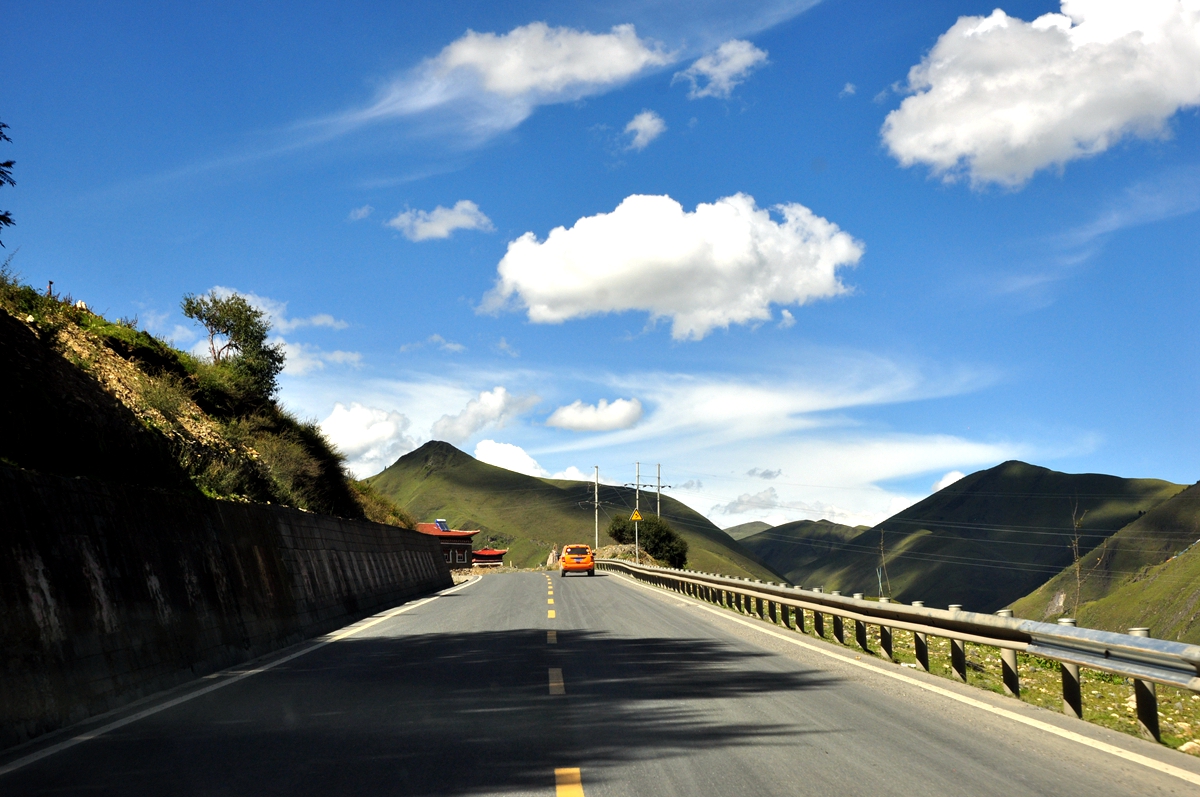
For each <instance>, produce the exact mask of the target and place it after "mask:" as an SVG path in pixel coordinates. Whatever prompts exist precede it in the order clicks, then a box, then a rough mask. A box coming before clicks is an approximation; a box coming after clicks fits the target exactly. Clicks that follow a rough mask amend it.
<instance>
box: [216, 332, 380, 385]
mask: <svg viewBox="0 0 1200 797" xmlns="http://www.w3.org/2000/svg"><path fill="white" fill-rule="evenodd" d="M278 343H279V344H280V345H281V346H283V353H284V356H285V358H286V359H285V360H284V365H283V372H284V373H285V374H290V375H292V376H305V375H306V374H310V373H312V372H313V371H323V370H325V366H326V365H348V366H351V367H353V368H357V367H359V366H360V365H362V354H360V353H358V352H356V351H341V350H340V349H339V350H336V351H324V350H323V349H321V348H320V347H319V346H313V345H311V344H308V343H293V342H290V341H287V340H284V339H282V338H279V339H278ZM205 345H206V346H207V343H205Z"/></svg>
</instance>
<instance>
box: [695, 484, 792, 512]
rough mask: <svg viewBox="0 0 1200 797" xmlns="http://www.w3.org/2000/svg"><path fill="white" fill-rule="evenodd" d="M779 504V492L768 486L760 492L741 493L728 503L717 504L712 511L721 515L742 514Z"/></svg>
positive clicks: (771, 507)
mask: <svg viewBox="0 0 1200 797" xmlns="http://www.w3.org/2000/svg"><path fill="white" fill-rule="evenodd" d="M778 506H779V493H777V492H775V488H774V487H768V488H767V489H765V490H763V491H762V492H760V493H754V494H753V495H752V494H750V493H742V494H741V495H739V496H738V497H737V498H736V499H734V500H733V501H730V502H729V503H728V504H718V505H717V506H714V507H713V508H712V511H713V512H714V513H717V514H721V515H742V514H746V513H748V512H761V511H763V510H765V509H775V508H776V507H778Z"/></svg>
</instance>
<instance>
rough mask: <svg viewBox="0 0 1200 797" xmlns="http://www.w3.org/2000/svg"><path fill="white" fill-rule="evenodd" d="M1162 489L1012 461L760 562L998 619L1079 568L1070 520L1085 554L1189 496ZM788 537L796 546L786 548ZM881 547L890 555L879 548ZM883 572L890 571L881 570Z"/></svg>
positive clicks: (796, 537)
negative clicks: (879, 518)
mask: <svg viewBox="0 0 1200 797" xmlns="http://www.w3.org/2000/svg"><path fill="white" fill-rule="evenodd" d="M1183 489H1184V488H1183V487H1182V486H1181V485H1177V484H1172V483H1170V482H1166V481H1161V480H1159V479H1122V478H1119V477H1116V476H1106V475H1102V474H1090V473H1088V474H1068V473H1059V472H1056V471H1052V470H1048V469H1046V468H1040V467H1037V466H1035V465H1028V464H1025V463H1023V462H1005V463H1003V464H1001V465H997V466H996V467H994V468H989V469H988V470H983V471H979V472H977V473H972V474H971V475H969V476H966V477H964V478H963V479H961V480H959V481H957V482H955V483H954V484H952V485H950V486H949V487H946V488H945V489H943V490H940V491H939V492H937V493H934V494H933V495H931V496H930V497H928V498H926V499H925V500H923V501H921V502H919V503H917V504H915V505H913V506H911V507H909V508H908V509H906V510H904V511H903V512H900V513H898V514H896V515H894V516H893V517H890V518H888V519H887V520H885V521H883V522H882V523H880V524H879V525H877V526H875V527H873V528H870V529H864V528H861V527H860V528H858V529H850V528H848V527H845V526H841V527H838V526H836V524H827V525H826V526H824V527H818V526H816V525H809V526H804V527H797V526H796V524H788V525H791V526H794V527H796V528H794V529H793V534H791V535H788V534H787V533H786V530H785V531H782V532H781V529H782V528H783V527H776V528H774V529H771V530H768V531H766V532H763V533H762V534H761V535H756V536H759V537H761V539H760V540H759V541H758V542H757V543H756V542H755V537H748V538H746V539H745V540H744V544H745V545H746V546H747V547H748V548H750V549H752V550H756V551H760V552H761V551H763V550H764V549H765V548H766V547H767V546H766V545H765V544H763V543H764V541H767V540H769V541H771V548H772V550H771V554H770V555H769V556H767V555H766V554H763V558H764V559H765V560H766V561H767V562H768V563H769V564H770V565H771V566H772V567H773V568H774V569H775V570H777V571H780V572H784V573H787V575H788V579H789V580H790V581H791V582H792V583H797V584H804V585H806V586H823V587H824V588H825V589H826V590H833V589H839V590H841V591H842V592H844V593H846V594H850V593H853V592H862V593H864V594H867V595H878V594H879V592H880V589H879V583H880V581H882V582H883V592H884V594H885V595H889V596H890V597H892V598H895V599H897V600H900V601H903V602H905V603H909V602H911V601H913V600H924V601H925V602H926V604H927V605H929V606H946V605H949V604H951V603H958V604H962V605H963V606H965V607H966V608H967V609H969V610H971V611H983V612H987V611H994V610H996V609H999V608H1001V607H1004V606H1006V605H1008V604H1010V603H1012V602H1013V601H1015V600H1017V599H1019V598H1021V597H1022V596H1024V595H1026V594H1028V593H1029V592H1031V591H1033V590H1035V589H1037V587H1039V586H1040V585H1041V584H1042V582H1044V581H1045V580H1046V579H1048V578H1051V577H1053V576H1056V575H1058V574H1059V573H1060V572H1061V571H1062V570H1063V568H1065V567H1067V566H1068V565H1070V564H1071V563H1072V562H1073V561H1074V559H1073V552H1072V538H1073V536H1074V527H1073V521H1072V513H1073V512H1074V513H1075V517H1076V518H1080V517H1082V522H1081V524H1080V528H1079V534H1080V553H1081V554H1083V555H1086V554H1087V553H1088V552H1090V551H1091V550H1092V549H1093V548H1095V547H1097V546H1099V545H1100V544H1101V543H1103V542H1104V540H1105V539H1107V538H1108V537H1110V536H1112V535H1113V534H1114V533H1116V532H1117V531H1118V530H1119V529H1121V528H1122V527H1124V526H1126V525H1127V524H1129V523H1130V522H1131V521H1133V520H1135V519H1137V518H1138V517H1139V516H1140V515H1141V514H1144V513H1146V512H1148V511H1150V510H1152V509H1153V508H1154V507H1156V506H1158V505H1159V504H1161V503H1163V502H1164V501H1166V500H1167V499H1169V498H1171V497H1172V496H1174V495H1176V494H1177V493H1179V492H1180V491H1181V490H1183ZM789 536H790V539H786V538H788V537H789ZM881 541H882V546H881ZM881 563H882V565H883V572H882V573H881V574H878V575H877V572H876V569H877V568H879V567H880V566H881Z"/></svg>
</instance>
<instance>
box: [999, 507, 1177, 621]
mask: <svg viewBox="0 0 1200 797" xmlns="http://www.w3.org/2000/svg"><path fill="white" fill-rule="evenodd" d="M1197 540H1200V484H1196V485H1192V486H1191V487H1189V488H1187V489H1186V490H1184V491H1183V492H1181V493H1179V494H1178V495H1176V496H1174V497H1173V498H1171V499H1170V500H1168V501H1164V502H1163V503H1161V504H1159V505H1158V506H1156V507H1154V508H1153V509H1151V510H1150V511H1148V512H1146V514H1144V515H1142V516H1141V517H1139V518H1137V519H1136V520H1134V521H1133V522H1132V523H1130V524H1128V525H1127V526H1125V527H1124V528H1122V529H1121V530H1120V531H1118V532H1117V533H1116V534H1114V535H1112V536H1111V537H1109V538H1108V539H1107V540H1105V541H1104V542H1103V543H1102V544H1101V545H1100V546H1098V547H1096V548H1094V549H1093V550H1092V551H1091V552H1090V553H1089V554H1088V555H1087V556H1084V557H1082V558H1081V559H1080V562H1079V576H1080V579H1079V582H1078V606H1077V605H1076V588H1077V582H1076V573H1075V568H1074V566H1069V567H1067V568H1066V569H1065V570H1063V571H1062V572H1061V573H1059V574H1058V575H1056V576H1055V577H1054V578H1052V579H1050V580H1049V581H1047V582H1046V583H1045V584H1043V585H1042V586H1040V587H1038V589H1036V590H1034V591H1033V592H1031V593H1030V594H1029V595H1026V596H1025V597H1024V598H1021V599H1020V600H1018V601H1016V602H1015V603H1014V604H1013V610H1014V611H1015V612H1016V614H1017V615H1018V616H1020V617H1030V618H1032V619H1035V620H1053V619H1055V618H1057V617H1062V616H1069V617H1075V618H1076V619H1077V620H1078V621H1079V623H1080V624H1084V625H1088V626H1090V627H1092V628H1103V629H1106V630H1110V631H1123V630H1124V629H1126V628H1128V627H1130V626H1137V625H1148V626H1150V627H1151V629H1152V630H1153V632H1154V633H1155V635H1158V634H1159V633H1164V634H1168V633H1169V634H1175V635H1184V636H1188V641H1192V642H1200V628H1197V627H1194V625H1193V623H1194V620H1195V617H1194V616H1193V614H1192V612H1193V610H1194V608H1195V604H1196V602H1197V601H1200V558H1198V557H1197V554H1196V549H1195V548H1191V546H1192V545H1194V544H1195V542H1196V541H1197ZM1189 548H1191V550H1188V549H1189ZM1181 551H1187V552H1186V553H1183V554H1180V552H1181ZM1176 554H1180V555H1179V556H1178V557H1176ZM1166 638H1168V639H1174V638H1182V636H1179V637H1177V636H1167V637H1166Z"/></svg>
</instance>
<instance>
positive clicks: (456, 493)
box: [367, 441, 779, 580]
mask: <svg viewBox="0 0 1200 797" xmlns="http://www.w3.org/2000/svg"><path fill="white" fill-rule="evenodd" d="M367 481H368V482H369V483H370V484H371V486H372V487H374V488H375V489H376V490H377V491H378V492H379V493H381V494H382V495H384V496H387V497H388V498H390V499H391V500H393V501H395V502H396V503H398V504H400V505H402V506H404V507H406V508H407V509H408V510H409V511H410V512H411V513H412V514H413V515H415V516H416V517H417V518H419V519H420V520H423V521H426V520H433V519H435V518H445V519H446V520H447V521H448V522H449V523H450V525H451V526H452V527H454V528H460V529H480V530H481V532H482V533H481V534H479V535H478V536H476V538H475V547H477V548H481V547H484V546H495V547H499V548H508V549H509V554H508V555H507V556H506V557H505V561H506V562H507V563H509V564H512V565H515V566H517V567H532V566H536V565H538V564H541V563H544V562H545V560H546V556H547V554H548V553H549V552H550V549H551V548H552V547H553V546H555V545H557V546H559V548H560V549H561V547H562V546H563V545H564V544H569V543H572V542H585V543H588V544H591V543H592V541H593V535H594V526H593V512H592V509H591V507H590V505H589V504H590V502H591V500H592V485H591V484H590V483H588V482H576V481H563V480H555V479H540V478H536V477H534V476H526V475H524V474H521V473H514V472H513V471H509V470H505V469H504V468H498V467H495V466H493V465H488V464H485V463H483V462H480V461H478V460H476V459H475V458H474V457H472V456H470V455H468V454H466V453H464V452H462V451H459V450H458V449H457V448H455V447H454V446H452V445H450V444H449V443H442V442H436V441H435V442H431V443H427V444H425V445H424V446H422V447H421V448H419V449H417V450H416V451H413V452H411V453H409V454H406V455H404V456H403V457H401V458H400V459H399V460H397V461H396V462H395V463H394V464H392V465H391V466H390V467H389V468H387V469H386V470H384V471H383V472H382V473H379V474H378V475H376V476H372V477H370V478H369V479H368V480H367ZM600 501H601V503H602V506H601V511H600V544H601V545H602V546H603V545H609V544H612V542H613V541H612V540H611V539H609V537H608V535H607V534H606V533H605V528H606V527H607V525H608V521H609V519H610V518H611V517H612V516H613V515H614V514H623V515H626V516H627V515H628V514H629V513H630V512H632V510H633V505H634V493H633V490H628V489H625V488H623V487H612V486H609V485H601V486H600ZM641 506H642V512H643V513H647V512H651V513H652V512H653V511H654V496H653V495H647V494H646V493H643V494H642V503H641ZM662 507H663V511H662V514H663V517H664V518H666V519H667V520H668V521H669V522H670V524H671V526H672V527H674V528H675V530H676V531H678V532H679V533H680V534H681V535H682V536H683V538H684V539H686V540H687V542H688V546H689V548H688V567H690V568H693V569H697V570H707V571H711V572H716V573H727V574H729V575H737V576H749V577H753V578H761V579H765V580H777V579H779V576H778V575H777V574H775V573H773V572H771V570H770V569H769V568H767V567H764V566H763V565H762V564H760V563H759V562H757V561H756V560H755V558H754V556H753V555H752V554H750V553H749V552H747V551H745V550H744V549H743V548H742V547H741V546H740V545H738V543H737V542H735V541H733V540H731V539H730V538H729V537H728V535H726V534H725V533H724V532H723V531H721V530H720V529H718V528H717V527H716V526H714V525H713V524H712V523H711V522H709V520H708V519H707V518H705V517H704V516H703V515H701V514H699V513H698V512H696V511H694V510H692V509H691V508H689V507H687V506H686V505H684V504H682V503H680V502H678V501H676V500H675V499H673V498H670V497H667V496H664V497H663V500H662Z"/></svg>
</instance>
